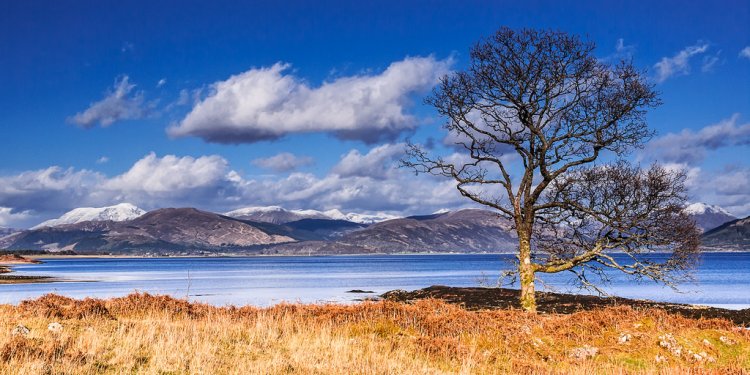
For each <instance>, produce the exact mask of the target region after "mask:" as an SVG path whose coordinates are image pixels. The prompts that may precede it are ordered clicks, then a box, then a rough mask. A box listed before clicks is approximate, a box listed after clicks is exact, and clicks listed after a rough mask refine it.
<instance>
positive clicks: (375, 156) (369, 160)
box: [332, 143, 405, 179]
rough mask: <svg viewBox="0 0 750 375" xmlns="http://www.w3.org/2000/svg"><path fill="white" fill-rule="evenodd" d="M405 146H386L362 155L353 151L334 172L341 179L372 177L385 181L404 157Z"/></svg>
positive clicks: (343, 158) (339, 163)
mask: <svg viewBox="0 0 750 375" xmlns="http://www.w3.org/2000/svg"><path fill="white" fill-rule="evenodd" d="M404 150H405V145H404V144H403V143H398V144H384V145H381V146H378V147H375V148H373V149H371V150H370V151H368V152H367V153H366V154H362V153H360V152H359V150H351V151H349V152H348V153H347V154H346V155H344V156H343V157H342V158H341V160H340V161H339V162H338V164H336V165H335V166H334V167H333V169H332V172H333V173H335V174H337V175H339V176H341V177H353V176H358V177H372V178H376V179H385V178H387V177H388V176H389V175H391V174H393V172H394V171H395V169H396V160H398V159H399V158H400V157H401V156H403V155H404Z"/></svg>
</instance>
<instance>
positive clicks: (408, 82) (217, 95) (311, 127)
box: [168, 56, 452, 144]
mask: <svg viewBox="0 0 750 375" xmlns="http://www.w3.org/2000/svg"><path fill="white" fill-rule="evenodd" d="M451 63H452V62H451V60H450V59H448V60H436V59H435V58H434V57H432V56H430V57H410V58H406V59H404V60H402V61H398V62H394V63H392V64H391V65H390V66H389V67H388V68H387V69H386V70H385V71H383V72H382V73H380V74H372V75H357V76H350V77H340V78H336V79H335V80H333V81H330V82H325V83H323V84H322V85H320V86H318V87H312V86H310V85H309V84H308V83H307V82H305V81H304V80H302V79H300V78H298V77H296V76H294V75H293V74H292V73H291V72H290V68H291V66H290V65H289V64H284V63H277V64H274V65H273V66H271V67H265V68H254V69H250V70H248V71H246V72H244V73H241V74H238V75H235V76H232V77H230V78H229V79H227V80H225V81H220V82H216V83H214V84H213V86H212V92H211V93H210V94H209V95H208V96H207V97H206V98H204V99H203V100H201V101H200V102H199V103H197V104H196V105H195V106H194V107H193V109H192V111H191V112H190V113H188V114H187V116H185V118H184V119H182V120H181V121H180V122H179V123H177V124H175V125H174V126H172V127H170V128H169V129H168V133H169V134H170V135H171V136H174V137H185V136H194V137H200V138H202V139H204V140H206V141H208V142H216V143H229V144H237V143H252V142H258V141H264V140H273V139H278V138H281V137H284V136H286V135H290V134H297V133H313V132H324V133H330V134H332V135H334V136H335V137H337V138H339V139H349V140H359V141H363V142H365V143H368V144H372V143H375V142H378V141H383V140H393V139H395V138H396V137H397V136H398V135H400V134H401V133H403V132H407V131H410V130H412V129H414V128H415V127H416V125H417V119H416V118H415V117H414V116H413V115H412V114H410V113H409V109H410V107H411V104H412V101H411V100H410V98H411V96H412V95H413V94H415V93H421V92H424V91H426V90H429V89H430V88H431V87H432V86H433V85H435V83H436V82H437V80H438V78H439V77H440V76H442V75H444V74H445V73H447V72H448V69H449V68H450V65H451Z"/></svg>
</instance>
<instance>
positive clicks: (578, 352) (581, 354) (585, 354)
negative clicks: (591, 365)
mask: <svg viewBox="0 0 750 375" xmlns="http://www.w3.org/2000/svg"><path fill="white" fill-rule="evenodd" d="M598 353H599V348H597V347H595V346H590V345H584V346H581V347H578V348H575V349H573V350H571V351H570V357H571V358H573V359H576V360H585V359H589V358H594V357H595V356H596V355H597V354H598Z"/></svg>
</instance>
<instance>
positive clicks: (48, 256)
mask: <svg viewBox="0 0 750 375" xmlns="http://www.w3.org/2000/svg"><path fill="white" fill-rule="evenodd" d="M704 253H710V254H742V253H750V249H747V250H745V249H743V250H721V251H706V252H704ZM612 254H619V252H613V253H612ZM650 254H653V255H661V254H670V253H669V252H653V253H650ZM702 254H703V253H702ZM430 255H456V256H461V255H515V252H512V251H511V252H492V253H471V252H463V253H462V252H413V253H366V254H362V253H352V254H309V255H307V254H217V255H201V254H194V255H134V254H133V255H126V254H122V255H119V254H118V255H114V254H76V255H69V254H66V255H56V254H34V255H24V257H25V258H28V259H35V260H39V259H51V260H54V259H169V258H206V259H211V258H269V257H276V258H299V257H305V258H306V257H369V256H430ZM2 265H3V263H2V262H0V266H2Z"/></svg>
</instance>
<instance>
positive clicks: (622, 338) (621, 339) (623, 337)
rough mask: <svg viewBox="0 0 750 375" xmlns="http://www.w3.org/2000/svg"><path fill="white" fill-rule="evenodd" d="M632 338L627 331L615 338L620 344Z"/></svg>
mask: <svg viewBox="0 0 750 375" xmlns="http://www.w3.org/2000/svg"><path fill="white" fill-rule="evenodd" d="M632 338H633V335H631V334H629V333H622V334H620V337H619V338H617V343H618V344H621V345H622V344H625V343H627V342H628V341H630V340H631V339H632Z"/></svg>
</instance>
